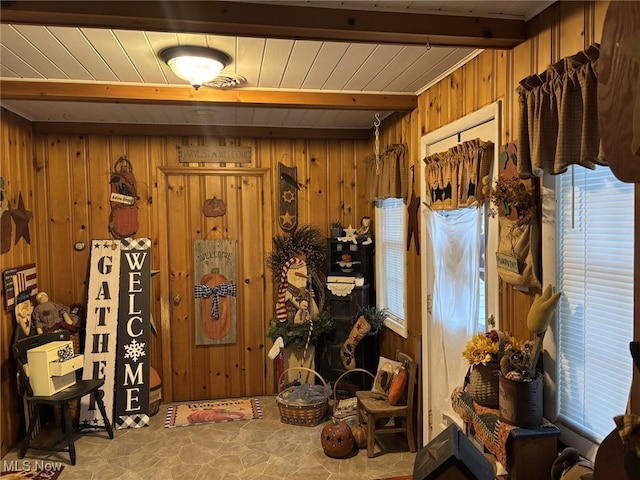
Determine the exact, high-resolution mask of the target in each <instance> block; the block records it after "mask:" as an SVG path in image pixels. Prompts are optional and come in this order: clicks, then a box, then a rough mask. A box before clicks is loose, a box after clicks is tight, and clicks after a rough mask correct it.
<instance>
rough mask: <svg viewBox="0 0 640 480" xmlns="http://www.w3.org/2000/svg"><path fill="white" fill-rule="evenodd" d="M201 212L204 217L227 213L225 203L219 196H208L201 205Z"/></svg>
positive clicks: (219, 215)
mask: <svg viewBox="0 0 640 480" xmlns="http://www.w3.org/2000/svg"><path fill="white" fill-rule="evenodd" d="M202 213H203V214H204V216H205V217H221V216H222V215H224V214H225V213H227V204H226V203H224V200H222V199H221V198H217V197H213V198H208V199H207V200H205V201H204V204H203V205H202Z"/></svg>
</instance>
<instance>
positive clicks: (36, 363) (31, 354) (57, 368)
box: [27, 340, 84, 396]
mask: <svg viewBox="0 0 640 480" xmlns="http://www.w3.org/2000/svg"><path fill="white" fill-rule="evenodd" d="M67 347H70V348H71V350H72V351H73V342H71V340H63V341H58V342H49V343H47V344H45V345H41V346H39V347H36V348H32V349H31V350H27V363H28V365H29V367H28V371H29V381H30V382H31V388H32V389H33V394H34V395H36V396H49V395H53V394H55V393H58V392H59V391H61V390H64V389H65V388H67V387H70V386H72V385H75V383H76V374H75V371H76V370H78V369H79V368H82V365H83V362H84V359H83V356H82V355H76V356H74V357H73V358H71V359H69V360H64V361H60V357H59V354H58V352H59V350H61V349H64V348H67Z"/></svg>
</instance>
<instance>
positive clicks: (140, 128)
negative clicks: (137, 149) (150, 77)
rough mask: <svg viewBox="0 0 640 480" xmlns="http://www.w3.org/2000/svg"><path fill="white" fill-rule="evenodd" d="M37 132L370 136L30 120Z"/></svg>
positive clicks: (362, 134) (363, 133)
mask: <svg viewBox="0 0 640 480" xmlns="http://www.w3.org/2000/svg"><path fill="white" fill-rule="evenodd" d="M32 125H33V130H34V132H36V133H49V134H80V135H172V136H184V137H191V136H194V135H195V136H203V137H236V138H242V137H246V138H304V139H327V138H331V139H338V140H369V138H370V136H371V132H370V131H369V130H367V129H353V128H290V127H242V126H221V125H166V124H162V125H160V124H156V123H148V124H143V123H86V122H33V123H32Z"/></svg>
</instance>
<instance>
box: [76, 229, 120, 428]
mask: <svg viewBox="0 0 640 480" xmlns="http://www.w3.org/2000/svg"><path fill="white" fill-rule="evenodd" d="M119 286H120V241H119V240H92V242H91V259H90V262H89V294H88V295H89V298H88V302H87V326H86V339H85V347H84V368H83V373H82V378H84V379H85V380H89V379H95V378H104V387H103V390H104V393H105V395H104V406H105V409H106V411H107V416H108V418H109V421H110V422H111V423H113V395H114V394H113V392H114V386H115V367H116V335H117V326H118V292H119ZM80 425H92V426H98V425H100V426H104V422H103V420H102V415H100V412H99V411H98V408H97V406H96V403H95V399H94V398H93V395H90V396H85V397H83V398H82V400H81V404H80Z"/></svg>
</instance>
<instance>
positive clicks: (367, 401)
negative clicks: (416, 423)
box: [356, 352, 418, 458]
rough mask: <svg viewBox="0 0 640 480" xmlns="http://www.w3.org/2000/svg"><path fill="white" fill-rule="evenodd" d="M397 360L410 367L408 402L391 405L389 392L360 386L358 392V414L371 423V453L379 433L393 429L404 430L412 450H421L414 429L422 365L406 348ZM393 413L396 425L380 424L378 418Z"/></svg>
mask: <svg viewBox="0 0 640 480" xmlns="http://www.w3.org/2000/svg"><path fill="white" fill-rule="evenodd" d="M396 360H397V361H399V362H403V363H404V364H405V365H406V368H407V374H408V375H407V390H406V393H405V397H406V398H405V400H406V401H405V403H404V405H395V406H394V405H391V404H389V402H388V401H387V396H386V395H383V394H380V393H374V392H371V391H369V390H366V391H365V390H359V391H357V392H356V398H357V399H358V418H359V420H360V422H361V423H366V424H367V457H369V458H371V457H373V456H374V446H375V441H376V435H383V434H389V433H404V434H405V435H406V437H407V442H408V444H409V450H410V451H411V452H415V451H417V448H416V437H415V432H414V429H413V407H414V397H415V389H416V381H417V377H416V375H417V368H418V366H417V365H416V363H415V362H414V361H413V359H412V358H411V357H410V356H409V355H407V354H405V353H402V352H398V354H397V355H396ZM391 417H393V419H394V422H393V425H388V423H389V422H388V421H387V424H385V425H384V426H380V427H378V426H376V420H378V419H387V420H389V419H390V418H391Z"/></svg>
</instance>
